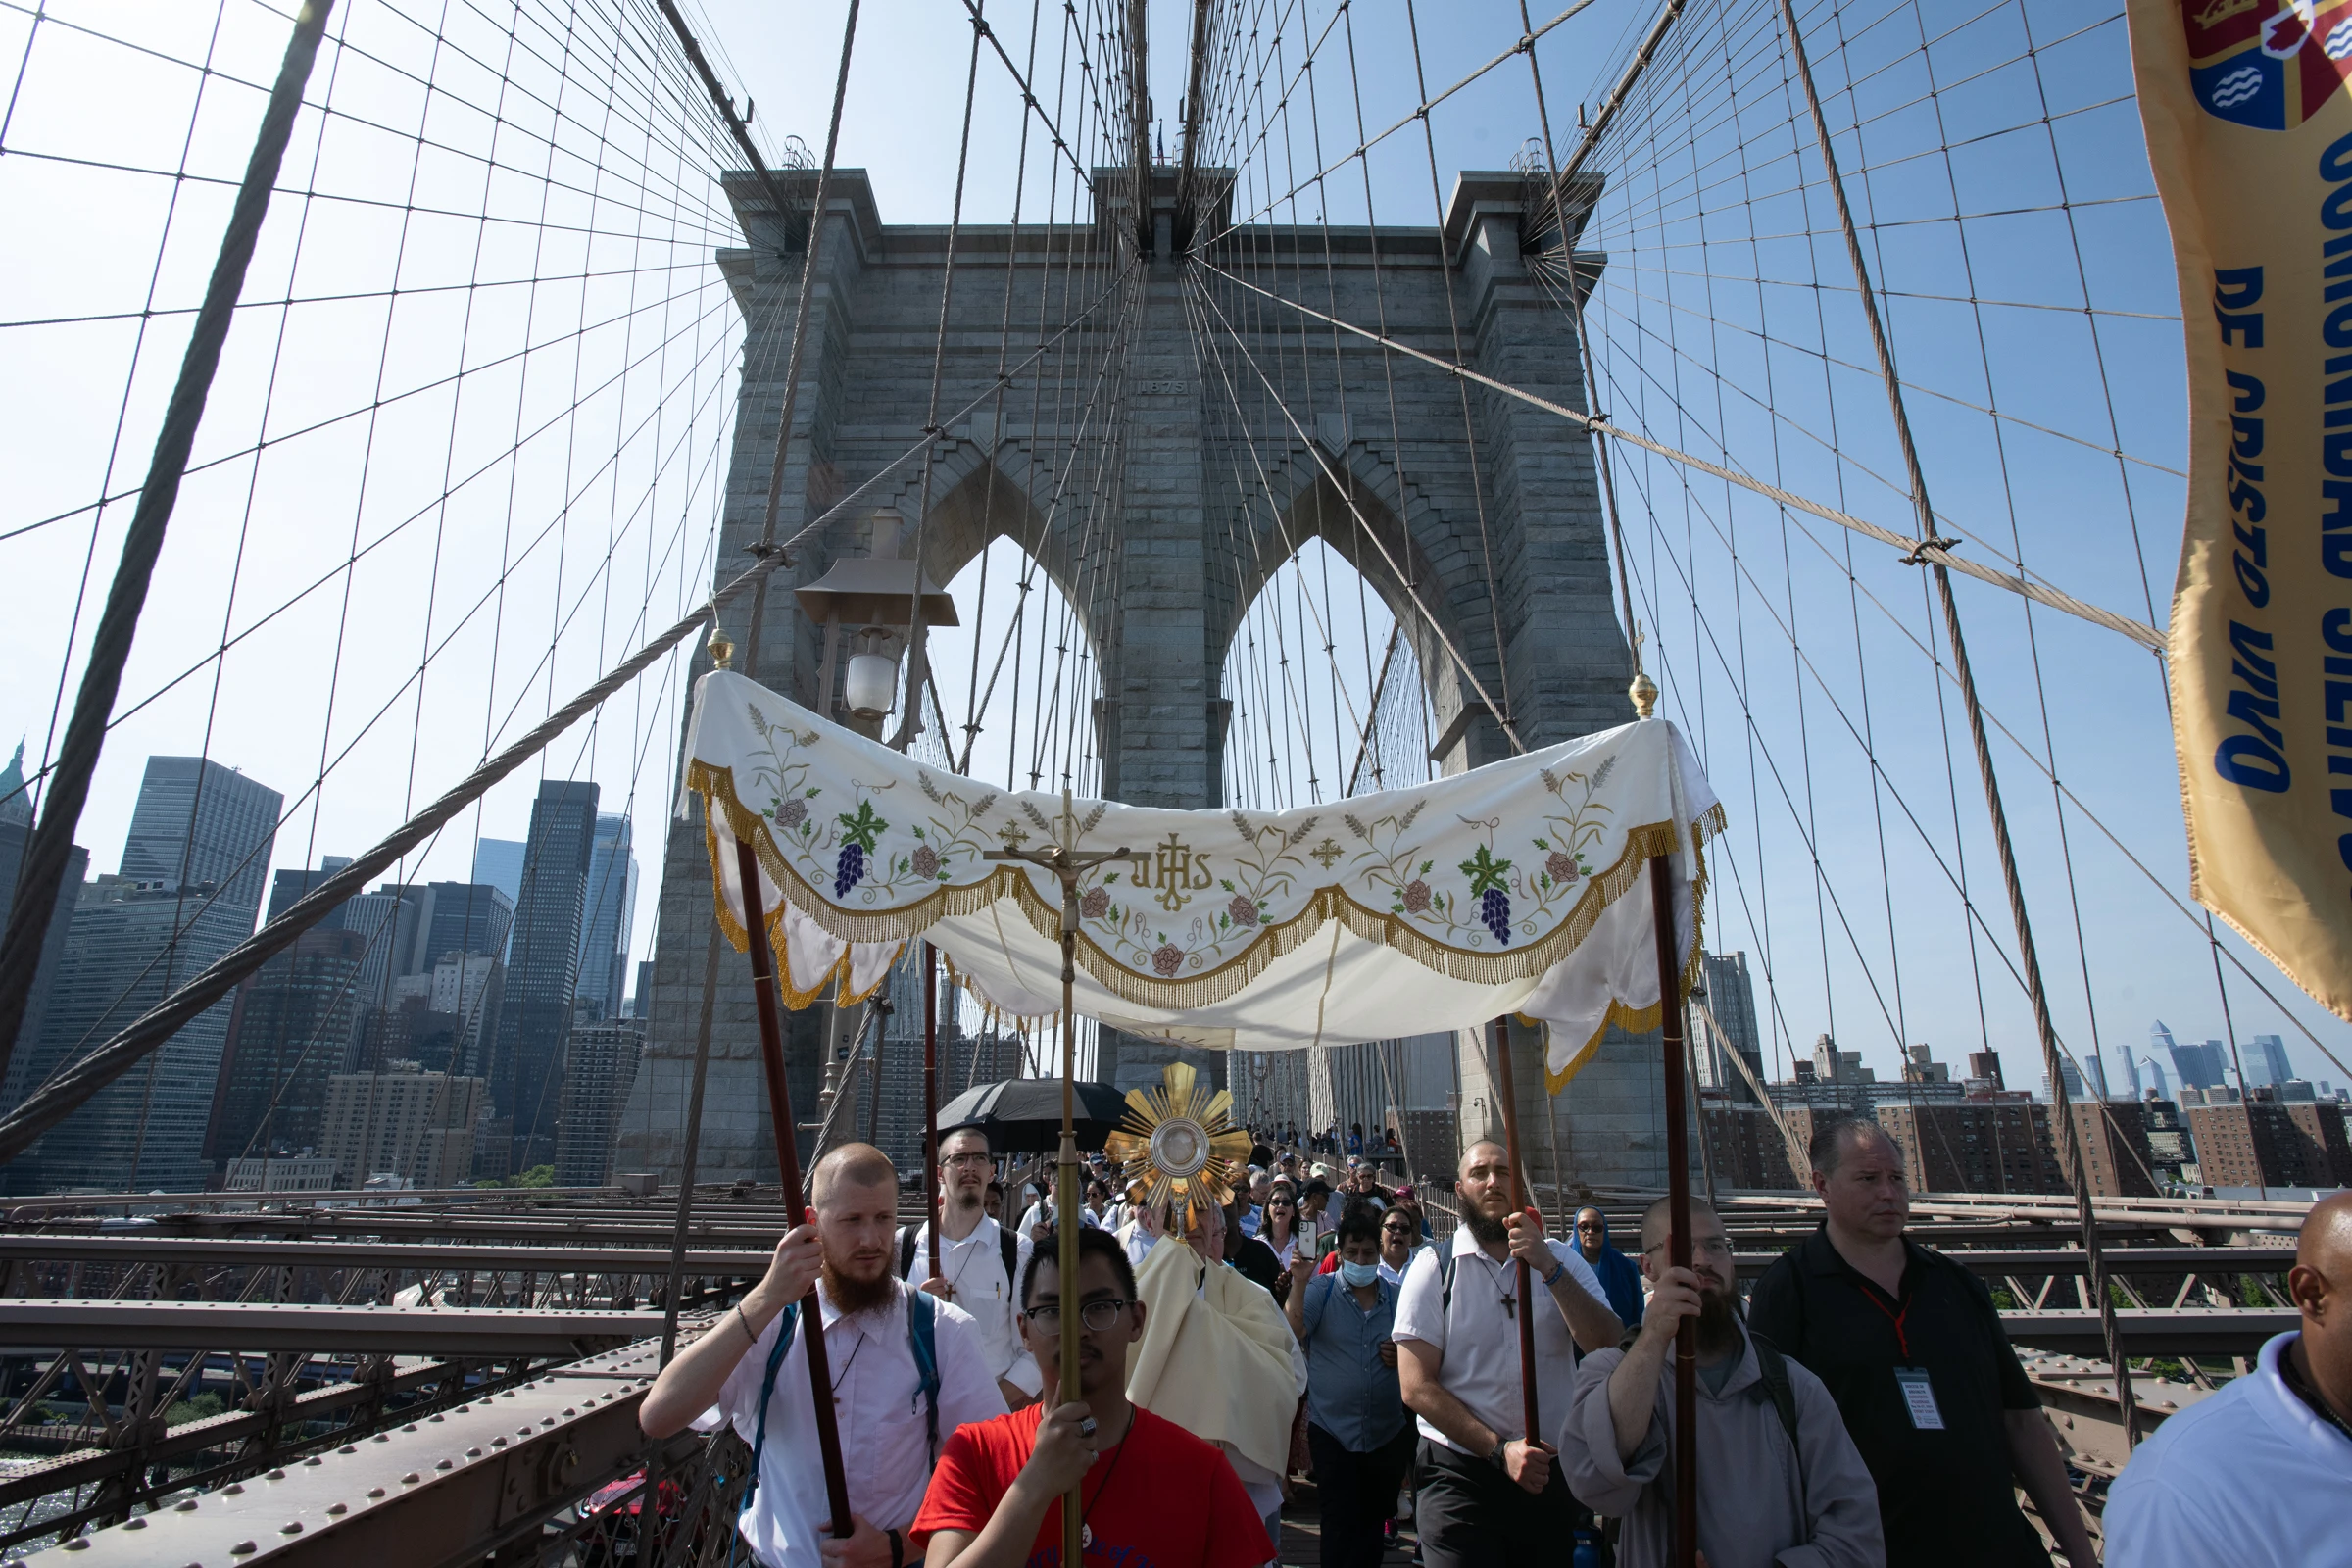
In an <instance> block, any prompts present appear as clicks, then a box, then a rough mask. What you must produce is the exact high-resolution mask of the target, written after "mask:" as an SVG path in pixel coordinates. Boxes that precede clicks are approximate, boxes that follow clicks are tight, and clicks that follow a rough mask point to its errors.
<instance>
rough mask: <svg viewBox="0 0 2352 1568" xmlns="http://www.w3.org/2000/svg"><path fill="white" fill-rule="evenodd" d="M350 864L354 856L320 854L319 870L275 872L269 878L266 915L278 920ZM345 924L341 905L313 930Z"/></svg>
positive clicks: (266, 917)
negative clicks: (314, 889) (268, 904)
mask: <svg viewBox="0 0 2352 1568" xmlns="http://www.w3.org/2000/svg"><path fill="white" fill-rule="evenodd" d="M350 863H351V857H350V856H348V855H321V856H320V857H319V869H318V870H316V871H304V870H299V869H297V870H286V871H277V872H273V873H272V874H271V875H270V910H269V913H268V914H267V915H265V916H264V918H265V919H270V920H274V919H276V918H277V917H278V916H279V915H281V914H283V913H285V912H286V911H287V910H288V909H291V908H292V907H294V906H295V905H297V904H299V903H301V902H302V900H303V899H304V898H306V897H308V896H309V894H310V891H311V889H313V888H315V887H317V886H318V885H319V883H321V882H323V881H325V880H326V879H327V878H328V877H330V876H333V875H334V874H335V873H336V872H337V871H340V870H342V869H343V868H344V867H345V866H347V865H349V864H350ZM342 924H343V908H342V907H341V906H340V905H338V906H337V907H335V909H334V911H333V912H332V913H330V914H328V915H327V916H326V917H325V918H324V919H322V920H320V921H319V923H318V924H317V925H315V926H313V927H311V929H312V930H314V931H324V930H332V929H337V928H340V927H341V925H342Z"/></svg>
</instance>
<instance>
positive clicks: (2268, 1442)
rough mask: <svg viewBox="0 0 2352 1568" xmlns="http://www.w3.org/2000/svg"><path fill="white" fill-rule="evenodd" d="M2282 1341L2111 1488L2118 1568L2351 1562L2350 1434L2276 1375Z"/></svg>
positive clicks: (2168, 1429) (2180, 1419)
mask: <svg viewBox="0 0 2352 1568" xmlns="http://www.w3.org/2000/svg"><path fill="white" fill-rule="evenodd" d="M2298 1337H2299V1336H2297V1335H2295V1334H2281V1335H2279V1336H2278V1338H2276V1339H2274V1340H2272V1341H2271V1342H2270V1343H2269V1344H2267V1345H2265V1346H2264V1347H2263V1348H2262V1359H2261V1361H2260V1363H2259V1364H2258V1365H2257V1366H2256V1367H2255V1369H2254V1370H2253V1371H2252V1372H2250V1373H2248V1374H2247V1375H2246V1376H2244V1377H2242V1378H2236V1379H2233V1380H2232V1381H2230V1382H2229V1383H2227V1384H2224V1385H2223V1386H2222V1390H2221V1392H2220V1393H2219V1394H2216V1395H2214V1396H2212V1397H2210V1398H2206V1399H2200V1400H2198V1401H2197V1402H2196V1403H2195V1404H2192V1405H2190V1406H2189V1407H2188V1408H2187V1409H2185V1410H2182V1411H2181V1412H2180V1414H2179V1415H2176V1416H2170V1417H2167V1418H2166V1420H2165V1423H2164V1425H2162V1426H2160V1427H2158V1428H2157V1429H2156V1435H2155V1436H2154V1437H2151V1438H2150V1439H2148V1441H2147V1442H2145V1443H2143V1444H2141V1445H2140V1446H2139V1451H2137V1452H2136V1453H2134V1454H2132V1455H2131V1463H2130V1464H2129V1465H2127V1466H2125V1467H2124V1473H2123V1474H2122V1475H2120V1476H2118V1477H2117V1478H2116V1479H2115V1482H2114V1483H2113V1485H2111V1486H2110V1487H2109V1488H2108V1489H2107V1511H2106V1513H2105V1515H2104V1516H2103V1517H2102V1519H2101V1520H2100V1523H2101V1525H2102V1526H2103V1528H2104V1529H2105V1531H2106V1533H2107V1560H2108V1561H2109V1562H2110V1563H2113V1564H2115V1565H2116V1568H2210V1565H2213V1564H2217V1563H2226V1564H2229V1568H2288V1565H2293V1568H2305V1565H2317V1564H2323V1563H2326V1564H2342V1563H2347V1562H2352V1539H2348V1538H2347V1536H2346V1534H2345V1518H2346V1514H2345V1508H2344V1482H2345V1480H2346V1478H2348V1477H2352V1438H2347V1437H2345V1436H2344V1434H2343V1433H2341V1432H2339V1431H2337V1430H2336V1429H2335V1428H2334V1427H2333V1426H2331V1425H2329V1424H2328V1423H2327V1422H2326V1421H2324V1420H2322V1419H2321V1418H2320V1416H2319V1414H2318V1412H2317V1411H2315V1410H2313V1409H2312V1407H2311V1406H2310V1405H2308V1404H2306V1403H2304V1402H2303V1399H2302V1397H2300V1396H2299V1395H2297V1394H2296V1393H2295V1391H2294V1390H2293V1389H2290V1388H2288V1387H2287V1386H2286V1381H2285V1379H2284V1378H2283V1377H2281V1376H2280V1375H2279V1371H2278V1362H2279V1358H2280V1357H2281V1356H2283V1355H2284V1354H2285V1353H2286V1348H2287V1347H2288V1346H2290V1345H2292V1344H2293V1343H2294V1342H2295V1340H2296V1339H2297V1338H2298Z"/></svg>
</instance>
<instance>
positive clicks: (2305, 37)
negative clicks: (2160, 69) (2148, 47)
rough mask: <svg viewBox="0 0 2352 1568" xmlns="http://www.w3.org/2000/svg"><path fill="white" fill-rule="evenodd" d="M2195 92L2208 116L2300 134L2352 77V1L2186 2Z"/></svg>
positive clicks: (2191, 80) (2182, 17) (2184, 14)
mask: <svg viewBox="0 0 2352 1568" xmlns="http://www.w3.org/2000/svg"><path fill="white" fill-rule="evenodd" d="M2180 25H2181V26H2182V28H2183V29H2184V30H2185V31H2186V33H2187V35H2188V56H2189V68H2188V80H2189V89H2190V91H2191V92H2193V93H2194V94H2195V96H2196V100H2197V102H2198V103H2199V104H2201V105H2202V106H2203V107H2204V110H2205V112H2206V113H2207V114H2209V115H2212V116H2214V117H2215V118H2216V119H2219V120H2227V121H2229V122H2230V123H2233V124H2239V125H2251V126H2253V127H2254V128H2255V129H2257V130H2292V129H2293V128H2294V127H2295V126H2297V125H2300V124H2301V123H2303V122H2304V121H2306V120H2309V119H2310V118H2311V117H2312V116H2313V115H2315V114H2317V113H2318V112H2319V110H2320V106H2321V105H2323V104H2325V103H2327V100H2328V99H2329V98H2330V97H2332V96H2334V95H2335V94H2336V93H2337V92H2338V91H2340V90H2342V88H2343V84H2344V80H2345V78H2346V76H2347V75H2348V74H2352V0H2338V3H2331V4H2322V3H2320V0H2180Z"/></svg>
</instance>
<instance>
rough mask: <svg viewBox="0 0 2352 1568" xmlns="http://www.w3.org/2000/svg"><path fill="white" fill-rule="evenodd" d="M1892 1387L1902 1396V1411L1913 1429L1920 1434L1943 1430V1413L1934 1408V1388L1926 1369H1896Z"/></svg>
mask: <svg viewBox="0 0 2352 1568" xmlns="http://www.w3.org/2000/svg"><path fill="white" fill-rule="evenodd" d="M1894 1386H1895V1388H1896V1389H1897V1390H1899V1391H1900V1392H1901V1394H1902V1396H1903V1409H1904V1411H1905V1412H1906V1413H1908V1414H1909V1415H1910V1417H1911V1425H1912V1426H1913V1427H1915V1428H1917V1429H1918V1430H1919V1431H1921V1432H1941V1431H1942V1430H1943V1412H1942V1411H1941V1410H1938V1409H1937V1408H1936V1387H1935V1385H1934V1384H1933V1383H1931V1382H1930V1381H1929V1379H1928V1369H1927V1368H1926V1367H1924V1366H1898V1367H1896V1368H1895V1369H1894Z"/></svg>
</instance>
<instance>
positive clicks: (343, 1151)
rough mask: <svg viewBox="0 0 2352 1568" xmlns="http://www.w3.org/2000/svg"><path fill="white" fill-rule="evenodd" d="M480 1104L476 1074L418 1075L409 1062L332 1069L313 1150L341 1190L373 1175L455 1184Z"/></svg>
mask: <svg viewBox="0 0 2352 1568" xmlns="http://www.w3.org/2000/svg"><path fill="white" fill-rule="evenodd" d="M488 1103H489V1086H488V1085H486V1084H484V1083H483V1082H482V1081H481V1080H480V1079H479V1078H465V1077H455V1076H452V1075H451V1074H449V1073H442V1072H426V1071H424V1070H422V1069H421V1068H420V1067H419V1066H418V1065H417V1063H416V1062H414V1061H392V1062H387V1063H386V1064H385V1070H384V1071H382V1072H367V1073H360V1072H351V1073H337V1074H335V1075H334V1077H333V1078H331V1079H329V1080H328V1082H327V1089H326V1115H325V1118H324V1125H323V1126H322V1128H321V1131H320V1138H319V1153H320V1154H321V1155H322V1156H323V1157H325V1158H327V1159H330V1160H332V1161H334V1166H335V1178H336V1180H337V1181H338V1182H339V1183H340V1184H341V1185H342V1186H344V1187H347V1188H354V1187H357V1186H359V1185H360V1183H362V1182H363V1181H366V1180H367V1179H368V1177H370V1176H375V1175H379V1174H388V1175H392V1176H398V1177H404V1178H406V1179H407V1180H408V1181H410V1182H411V1183H413V1184H414V1185H416V1186H417V1187H426V1188H433V1187H456V1186H458V1185H460V1184H461V1183H463V1182H465V1181H466V1179H467V1177H468V1175H469V1174H470V1172H471V1171H472V1168H473V1139H474V1129H475V1126H476V1124H477V1123H478V1122H479V1121H480V1120H481V1118H482V1115H483V1112H484V1111H485V1110H486V1109H487V1107H488Z"/></svg>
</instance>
